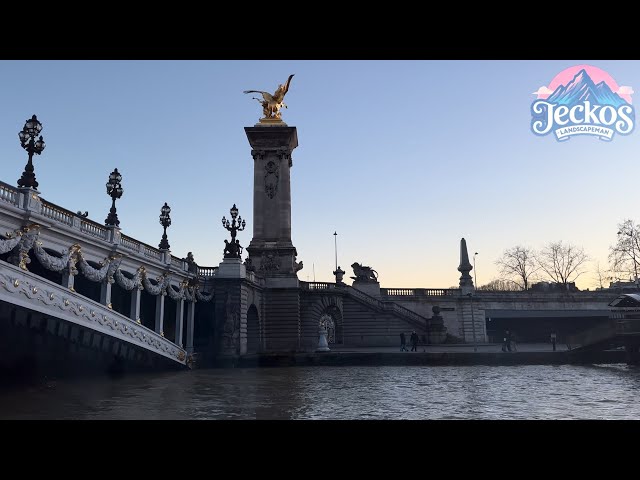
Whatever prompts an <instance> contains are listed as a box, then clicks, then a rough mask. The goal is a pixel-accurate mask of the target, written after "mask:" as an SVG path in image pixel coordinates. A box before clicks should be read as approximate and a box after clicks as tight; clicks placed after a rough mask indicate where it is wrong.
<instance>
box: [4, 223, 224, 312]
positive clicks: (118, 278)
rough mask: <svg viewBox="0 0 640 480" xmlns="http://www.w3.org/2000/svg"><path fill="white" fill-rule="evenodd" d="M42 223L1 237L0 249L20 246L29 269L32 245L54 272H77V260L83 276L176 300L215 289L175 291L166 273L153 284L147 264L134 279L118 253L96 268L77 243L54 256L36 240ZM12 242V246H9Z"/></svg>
mask: <svg viewBox="0 0 640 480" xmlns="http://www.w3.org/2000/svg"><path fill="white" fill-rule="evenodd" d="M39 233H40V232H39V226H38V225H32V226H29V227H24V228H23V229H22V230H21V231H17V232H16V234H17V236H16V237H15V238H9V239H7V240H0V252H2V250H1V249H2V248H4V247H5V246H6V247H7V250H5V251H4V252H2V253H6V252H8V251H10V250H13V249H16V248H17V249H18V251H17V252H16V254H15V257H14V258H15V260H16V261H17V262H18V264H19V266H20V268H22V269H23V270H26V269H27V268H26V264H27V263H29V258H28V253H29V250H31V249H32V248H33V251H34V254H35V256H36V258H37V259H38V261H39V262H40V263H41V264H42V266H43V267H45V268H46V269H48V270H51V271H54V272H60V271H62V270H65V269H67V271H68V272H69V274H71V275H76V274H77V273H78V270H77V269H76V262H77V263H78V266H79V267H80V270H82V273H83V274H84V276H85V277H86V278H87V279H88V280H91V281H93V282H102V281H104V280H105V278H106V280H107V281H108V282H109V283H113V282H114V281H115V282H117V283H118V285H120V286H121V287H122V288H124V289H125V290H132V289H134V288H136V287H137V288H140V287H141V286H142V287H143V288H144V289H145V290H146V291H147V292H149V293H150V294H151V295H160V294H165V292H166V294H168V295H169V297H171V299H173V300H187V301H190V302H196V301H197V300H200V301H203V302H209V301H211V300H212V299H213V291H212V292H211V293H209V294H204V293H201V292H200V291H199V290H198V289H197V288H196V289H194V288H190V287H187V285H186V283H185V282H183V283H181V284H180V290H178V292H176V291H175V290H173V288H171V286H170V279H169V277H168V276H167V275H165V274H163V275H161V276H160V277H159V278H158V281H159V283H158V285H152V284H151V282H150V281H149V279H148V278H147V273H146V270H145V268H144V266H140V267H139V268H138V270H137V272H136V274H135V276H134V277H133V278H131V279H129V278H127V277H125V276H124V275H123V273H122V271H121V270H120V263H121V262H122V260H121V259H119V258H118V257H116V256H113V255H112V256H109V257H108V258H106V259H105V260H103V261H102V262H101V263H102V265H103V266H102V267H101V268H100V269H96V268H93V267H92V266H91V265H89V264H88V263H87V261H86V260H85V259H84V257H83V256H82V252H81V250H80V248H81V247H80V245H78V244H74V245H72V246H71V247H69V250H68V251H67V252H66V253H64V254H63V255H62V257H55V256H53V255H49V254H48V253H47V252H46V251H45V250H44V248H43V247H42V242H40V241H36V239H37V237H38V235H39ZM10 245H13V246H12V248H8V247H9V246H10Z"/></svg>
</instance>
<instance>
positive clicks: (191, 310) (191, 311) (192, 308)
mask: <svg viewBox="0 0 640 480" xmlns="http://www.w3.org/2000/svg"><path fill="white" fill-rule="evenodd" d="M195 313H196V304H195V302H189V303H187V354H189V355H191V354H192V353H193V327H194V325H193V323H194V318H195Z"/></svg>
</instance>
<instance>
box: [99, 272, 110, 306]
mask: <svg viewBox="0 0 640 480" xmlns="http://www.w3.org/2000/svg"><path fill="white" fill-rule="evenodd" d="M112 283H113V279H112V278H111V279H110V278H105V279H104V282H102V284H101V288H100V303H101V304H103V305H106V306H107V307H109V308H111V284H112Z"/></svg>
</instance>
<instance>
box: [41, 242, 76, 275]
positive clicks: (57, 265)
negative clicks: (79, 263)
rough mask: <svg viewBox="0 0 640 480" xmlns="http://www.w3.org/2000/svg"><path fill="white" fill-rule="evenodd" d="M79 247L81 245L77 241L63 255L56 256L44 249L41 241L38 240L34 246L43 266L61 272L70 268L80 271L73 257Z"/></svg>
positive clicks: (70, 269)
mask: <svg viewBox="0 0 640 480" xmlns="http://www.w3.org/2000/svg"><path fill="white" fill-rule="evenodd" d="M79 248H80V245H78V244H77V243H76V244H74V245H71V246H70V247H69V250H68V251H66V252H65V253H63V255H62V257H54V256H53V255H49V254H48V253H47V252H45V251H44V248H42V242H41V241H37V242H35V245H34V246H33V253H34V254H35V256H36V258H37V259H38V261H39V262H40V263H41V264H42V266H43V267H44V268H46V269H47V270H51V271H52V272H61V271H62V270H65V269H69V271H70V272H71V271H74V270H75V273H77V272H78V271H77V270H76V268H75V263H76V261H75V259H72V257H75V256H76V254H77V252H78V250H79ZM75 273H74V274H75Z"/></svg>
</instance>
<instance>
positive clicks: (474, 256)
mask: <svg viewBox="0 0 640 480" xmlns="http://www.w3.org/2000/svg"><path fill="white" fill-rule="evenodd" d="M476 255H478V252H476V253H474V254H473V283H474V284H475V285H474V287H473V288H475V289H476V290H477V289H478V277H477V273H478V272H477V271H476Z"/></svg>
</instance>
